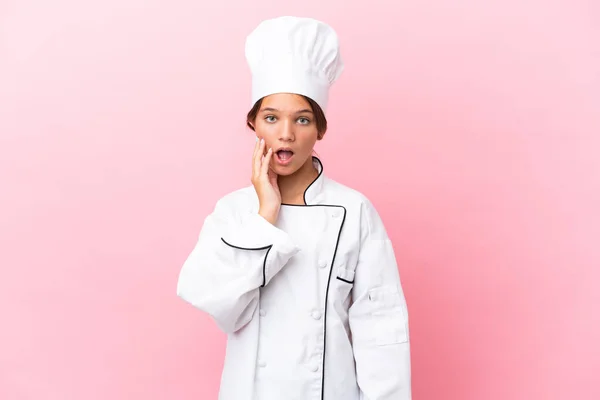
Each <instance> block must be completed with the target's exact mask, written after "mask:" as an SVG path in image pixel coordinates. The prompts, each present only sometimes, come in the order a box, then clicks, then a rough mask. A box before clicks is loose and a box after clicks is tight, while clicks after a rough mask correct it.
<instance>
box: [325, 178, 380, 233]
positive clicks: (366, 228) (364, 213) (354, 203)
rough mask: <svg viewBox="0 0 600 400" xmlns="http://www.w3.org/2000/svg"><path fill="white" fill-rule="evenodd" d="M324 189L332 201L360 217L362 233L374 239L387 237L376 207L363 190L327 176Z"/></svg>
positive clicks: (355, 216)
mask: <svg viewBox="0 0 600 400" xmlns="http://www.w3.org/2000/svg"><path fill="white" fill-rule="evenodd" d="M326 191H327V192H328V197H329V198H331V200H332V202H333V203H335V204H339V205H341V206H344V208H346V211H347V212H348V213H351V214H352V217H354V218H357V219H360V226H361V230H362V231H363V234H365V235H367V236H369V237H370V238H374V239H387V232H386V229H385V225H384V223H383V221H382V219H381V216H380V214H379V212H378V210H377V207H375V205H374V204H373V202H372V201H371V199H370V198H369V197H368V196H367V195H366V194H365V193H363V192H361V191H359V190H357V189H355V188H352V187H350V186H347V185H345V184H342V183H340V182H337V181H335V180H333V179H330V178H327V180H326Z"/></svg>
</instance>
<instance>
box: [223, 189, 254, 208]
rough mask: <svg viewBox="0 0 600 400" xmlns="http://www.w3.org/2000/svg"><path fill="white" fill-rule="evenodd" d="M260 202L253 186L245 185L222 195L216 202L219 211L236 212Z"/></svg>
mask: <svg viewBox="0 0 600 400" xmlns="http://www.w3.org/2000/svg"><path fill="white" fill-rule="evenodd" d="M255 204H258V197H257V196H256V191H255V190H254V187H253V186H245V187H242V188H239V189H235V190H232V191H230V192H228V193H225V194H224V195H223V196H221V197H220V198H219V199H218V200H217V202H216V204H215V209H216V210H217V211H226V212H234V211H237V210H240V209H248V208H251V207H253V206H254V205H255Z"/></svg>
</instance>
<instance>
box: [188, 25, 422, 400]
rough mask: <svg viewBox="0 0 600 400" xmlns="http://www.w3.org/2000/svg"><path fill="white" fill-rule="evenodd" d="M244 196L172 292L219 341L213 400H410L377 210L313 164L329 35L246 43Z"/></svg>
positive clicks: (292, 34) (404, 330) (294, 30)
mask: <svg viewBox="0 0 600 400" xmlns="http://www.w3.org/2000/svg"><path fill="white" fill-rule="evenodd" d="M246 58H247V61H248V64H249V66H250V69H251V72H252V103H253V107H252V109H251V110H250V112H249V113H248V116H247V123H248V126H249V127H250V128H251V129H252V130H253V131H254V132H255V133H256V137H257V142H256V145H255V147H254V154H253V156H252V163H251V168H252V179H251V181H252V185H249V186H248V187H246V188H242V189H239V190H236V191H233V192H231V193H230V194H228V195H226V196H224V197H223V198H221V199H220V200H219V201H217V203H216V205H215V208H214V210H213V212H212V213H211V214H210V215H209V216H208V217H207V218H206V219H205V221H204V224H203V226H202V229H201V231H200V235H199V238H198V241H197V243H196V245H195V247H194V249H193V250H192V252H191V254H190V255H189V257H188V258H187V260H186V261H185V263H184V265H183V267H182V269H181V272H180V275H179V281H178V285H177V294H178V296H180V297H181V298H183V299H184V300H185V301H187V302H189V303H190V304H192V305H193V306H194V307H196V308H198V309H200V310H202V311H204V312H206V313H208V314H209V315H210V316H211V317H212V318H213V319H214V321H215V322H216V324H217V325H218V326H219V328H220V329H222V330H223V331H224V332H226V333H227V335H228V340H227V352H226V360H225V366H224V369H223V372H222V378H221V389H220V394H219V399H220V400H254V399H256V400H295V399H297V400H309V399H313V400H409V399H410V398H411V379H410V376H411V374H410V347H409V330H408V313H407V307H406V301H405V298H404V294H403V290H402V286H401V284H400V278H399V274H398V268H397V264H396V259H395V255H394V250H393V247H392V243H391V242H390V239H389V237H388V235H387V233H386V230H385V227H384V225H383V223H382V221H381V219H380V217H379V215H378V213H377V211H376V210H375V208H374V207H373V204H372V203H371V202H370V201H369V200H368V199H367V198H366V197H365V196H364V195H362V194H361V193H359V192H357V191H356V190H354V189H351V188H349V187H346V186H344V185H342V184H340V183H337V182H335V181H334V180H332V179H330V178H328V177H327V176H326V175H325V174H324V172H323V164H322V162H321V160H319V159H318V158H317V157H314V156H313V155H312V153H313V147H314V145H315V143H316V141H317V140H321V139H322V138H323V135H324V134H325V132H326V130H327V121H326V118H325V112H326V108H327V102H328V90H329V87H330V86H331V84H332V83H333V82H334V81H335V80H337V78H338V77H339V76H340V74H341V72H342V70H343V62H342V60H341V56H340V53H339V45H338V39H337V35H336V33H335V31H334V30H333V29H332V28H331V27H329V26H328V25H326V24H324V23H323V22H320V21H316V20H314V19H310V18H296V17H281V18H275V19H271V20H267V21H264V22H262V23H261V24H259V26H258V27H257V28H256V29H255V30H254V31H253V32H252V33H251V34H250V35H249V36H248V38H247V40H246Z"/></svg>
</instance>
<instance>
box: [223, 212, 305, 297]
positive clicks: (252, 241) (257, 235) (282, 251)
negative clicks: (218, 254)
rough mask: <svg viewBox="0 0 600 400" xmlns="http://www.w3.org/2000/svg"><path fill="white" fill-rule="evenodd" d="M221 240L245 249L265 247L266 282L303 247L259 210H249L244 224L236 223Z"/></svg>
mask: <svg viewBox="0 0 600 400" xmlns="http://www.w3.org/2000/svg"><path fill="white" fill-rule="evenodd" d="M221 240H222V241H223V242H224V243H225V244H227V245H228V246H230V247H233V248H235V249H238V250H241V251H263V252H264V259H263V263H262V264H263V265H262V268H263V277H264V279H263V284H262V286H264V285H266V284H267V283H268V282H269V281H270V280H271V278H272V277H273V276H274V275H275V274H276V273H277V272H279V271H280V270H281V268H282V267H283V266H284V265H285V264H286V263H287V262H288V260H289V259H290V258H292V257H293V256H294V255H296V254H297V253H298V252H299V251H300V248H299V247H298V246H297V245H296V243H294V242H293V241H292V239H291V237H290V236H289V234H287V233H286V232H285V231H283V230H281V229H279V228H277V227H276V226H274V225H273V224H271V223H270V222H269V221H267V220H266V219H264V218H263V217H262V216H261V215H259V214H258V213H249V214H246V215H245V216H244V218H243V220H242V221H241V223H240V224H236V226H232V227H231V229H229V230H228V231H227V232H225V233H224V234H223V236H222V237H221Z"/></svg>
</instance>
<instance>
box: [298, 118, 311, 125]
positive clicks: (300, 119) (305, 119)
mask: <svg viewBox="0 0 600 400" xmlns="http://www.w3.org/2000/svg"><path fill="white" fill-rule="evenodd" d="M298 122H300V123H301V124H302V125H308V124H310V120H309V119H308V118H305V117H300V118H298Z"/></svg>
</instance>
